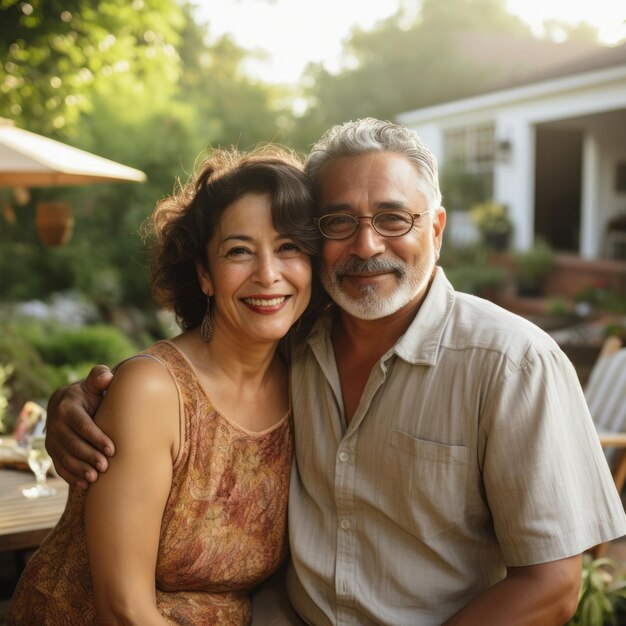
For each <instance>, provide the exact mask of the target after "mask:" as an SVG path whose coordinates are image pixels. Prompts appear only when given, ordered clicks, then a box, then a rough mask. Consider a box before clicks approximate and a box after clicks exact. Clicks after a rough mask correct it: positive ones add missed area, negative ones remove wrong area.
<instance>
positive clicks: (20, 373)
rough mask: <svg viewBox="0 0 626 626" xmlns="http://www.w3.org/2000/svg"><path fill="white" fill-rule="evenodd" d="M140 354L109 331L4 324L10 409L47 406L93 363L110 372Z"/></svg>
mask: <svg viewBox="0 0 626 626" xmlns="http://www.w3.org/2000/svg"><path fill="white" fill-rule="evenodd" d="M138 350H139V348H138V347H137V346H136V345H135V344H134V343H133V342H131V341H130V340H129V339H128V338H127V337H126V336H125V335H124V334H123V333H122V332H121V331H120V330H119V329H117V328H115V327H114V326H103V325H97V326H83V327H80V328H67V327H63V326H61V325H60V324H58V323H37V324H36V323H33V322H20V323H11V324H3V328H2V332H0V363H11V364H12V366H13V375H12V376H11V378H10V380H9V382H8V384H9V387H10V390H11V393H12V398H11V407H12V408H13V410H14V411H17V410H19V408H20V407H21V405H22V404H23V403H24V402H26V401H27V400H38V401H39V402H42V403H43V404H45V403H46V401H47V398H48V397H49V396H50V394H51V393H52V392H53V391H54V390H55V389H56V388H57V387H59V386H61V385H65V384H67V383H69V382H73V381H75V380H78V379H80V378H83V377H84V376H85V375H86V374H87V372H88V371H89V369H90V368H91V367H92V366H93V365H95V364H96V363H104V364H106V365H109V366H112V365H114V364H116V363H118V362H119V361H121V360H123V359H125V358H127V357H129V356H131V355H132V354H135V353H136V352H138Z"/></svg>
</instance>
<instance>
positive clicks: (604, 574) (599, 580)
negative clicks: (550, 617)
mask: <svg viewBox="0 0 626 626" xmlns="http://www.w3.org/2000/svg"><path fill="white" fill-rule="evenodd" d="M625 618H626V572H624V571H623V570H620V569H619V568H618V566H617V563H616V562H615V561H614V560H613V559H608V558H601V559H595V560H594V559H593V558H592V557H591V556H590V555H589V554H584V555H583V572H582V584H581V586H580V593H579V596H578V607H577V609H576V613H575V615H574V617H573V618H572V619H571V620H570V621H569V622H568V624H569V626H610V625H614V626H617V625H618V624H623V623H624V621H623V620H624V619H625Z"/></svg>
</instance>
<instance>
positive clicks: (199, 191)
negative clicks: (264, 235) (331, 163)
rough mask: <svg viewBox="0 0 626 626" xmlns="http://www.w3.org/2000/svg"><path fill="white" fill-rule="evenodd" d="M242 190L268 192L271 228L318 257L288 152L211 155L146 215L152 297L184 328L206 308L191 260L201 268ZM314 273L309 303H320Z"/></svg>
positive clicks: (305, 187) (297, 165)
mask: <svg viewBox="0 0 626 626" xmlns="http://www.w3.org/2000/svg"><path fill="white" fill-rule="evenodd" d="M248 193H268V194H270V196H271V198H272V207H271V211H272V224H273V226H274V228H275V229H276V230H277V231H278V232H279V233H280V234H282V235H288V236H289V237H291V238H293V240H294V241H295V242H296V243H297V244H298V246H300V248H301V249H302V251H303V252H305V253H307V254H309V255H311V256H312V257H315V256H316V255H318V254H319V252H320V249H321V241H320V234H319V231H318V229H317V227H316V226H315V224H314V222H313V215H314V208H313V198H312V194H311V188H310V185H309V181H308V179H307V177H306V176H305V174H304V173H303V166H302V162H301V160H300V159H299V158H298V157H297V156H296V155H295V153H294V152H292V151H290V150H288V149H285V148H281V147H278V146H264V147H263V148H259V149H256V150H254V151H252V152H249V153H241V152H238V151H237V150H235V149H234V148H231V149H216V150H214V151H213V152H212V153H211V155H210V156H209V157H208V158H207V159H206V160H205V161H204V163H203V164H202V166H201V168H200V172H199V174H198V176H197V177H196V178H195V180H193V181H191V182H190V183H188V184H187V185H185V186H183V187H181V188H180V189H179V190H178V191H177V192H176V193H174V194H173V195H171V196H170V197H168V198H165V199H164V200H162V201H161V202H159V203H158V204H157V206H156V208H155V210H154V212H153V214H152V218H151V235H152V237H153V240H152V246H151V286H152V293H153V296H154V299H155V302H156V303H157V304H159V305H161V306H163V307H164V308H167V309H170V310H173V311H174V313H175V314H176V319H177V321H178V323H179V324H180V326H181V327H182V328H184V329H189V328H194V327H195V326H198V325H199V324H200V323H201V321H202V318H203V316H204V314H205V311H206V306H207V301H206V296H205V294H204V293H203V292H202V289H201V288H200V282H199V280H198V276H197V273H196V263H197V262H198V263H200V264H202V265H203V266H204V267H206V265H207V245H208V242H209V240H210V238H211V236H212V235H213V232H214V231H215V228H216V226H217V224H218V222H219V220H220V218H221V216H222V214H223V213H224V211H225V209H226V208H227V207H228V206H229V205H230V204H232V203H233V202H235V201H237V200H238V199H239V198H241V197H242V196H244V195H245V194H248ZM315 275H316V272H315V271H314V287H313V294H314V297H313V299H319V298H320V296H319V294H321V288H319V287H318V286H316V284H315V283H316V278H315ZM320 306H321V305H320ZM313 309H316V310H317V309H319V306H317V305H316V304H315V303H312V305H310V306H309V309H308V310H307V311H308V313H309V316H310V313H311V312H312V310H313Z"/></svg>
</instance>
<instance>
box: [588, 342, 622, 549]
mask: <svg viewBox="0 0 626 626" xmlns="http://www.w3.org/2000/svg"><path fill="white" fill-rule="evenodd" d="M585 398H586V399H587V404H588V405H589V411H590V413H591V416H592V417H593V420H594V422H595V425H596V429H597V431H598V437H599V438H600V443H601V444H602V447H603V448H604V452H605V454H606V457H607V461H608V463H609V466H610V468H611V474H612V475H613V480H614V482H615V487H616V488H617V491H618V493H620V494H621V493H622V490H623V488H624V482H625V481H626V348H624V347H622V341H621V340H620V339H619V337H609V338H608V339H607V340H606V341H605V342H604V345H603V346H602V350H601V351H600V354H599V356H598V359H597V361H596V362H595V364H594V366H593V368H592V370H591V374H590V375H589V381H588V382H587V385H586V386H585ZM607 546H608V544H607V543H602V544H600V545H598V546H595V548H593V549H592V550H591V551H590V552H591V554H592V555H593V557H594V558H599V557H600V556H603V555H604V554H605V553H606V549H607Z"/></svg>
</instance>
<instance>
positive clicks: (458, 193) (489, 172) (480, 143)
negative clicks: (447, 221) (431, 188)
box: [441, 124, 496, 209]
mask: <svg viewBox="0 0 626 626" xmlns="http://www.w3.org/2000/svg"><path fill="white" fill-rule="evenodd" d="M443 148H444V167H443V169H442V176H441V187H442V192H443V195H444V198H445V201H446V202H447V203H448V204H447V208H449V209H469V208H470V207H471V206H472V205H473V204H476V203H477V202H484V201H485V200H488V199H489V198H493V166H494V161H495V149H496V146H495V129H494V126H493V124H482V125H480V126H467V127H460V128H449V129H447V130H445V131H444V146H443Z"/></svg>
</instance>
